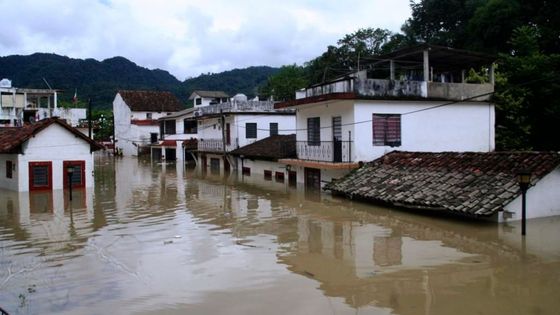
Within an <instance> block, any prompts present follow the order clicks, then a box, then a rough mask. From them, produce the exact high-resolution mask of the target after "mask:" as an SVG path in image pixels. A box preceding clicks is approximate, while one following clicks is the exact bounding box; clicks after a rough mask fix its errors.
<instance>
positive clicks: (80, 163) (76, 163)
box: [62, 160, 86, 188]
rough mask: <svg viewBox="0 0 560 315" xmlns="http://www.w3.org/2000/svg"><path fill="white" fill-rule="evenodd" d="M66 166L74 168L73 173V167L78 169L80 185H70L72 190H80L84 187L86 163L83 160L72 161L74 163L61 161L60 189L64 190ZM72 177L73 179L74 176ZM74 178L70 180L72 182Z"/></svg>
mask: <svg viewBox="0 0 560 315" xmlns="http://www.w3.org/2000/svg"><path fill="white" fill-rule="evenodd" d="M68 166H73V167H74V172H76V171H75V167H76V166H78V167H79V168H80V179H81V181H80V183H72V188H82V187H86V177H85V175H86V161H84V160H74V161H63V162H62V178H63V184H62V187H64V188H68V175H67V174H66V168H67V167H68ZM72 177H74V174H72ZM73 179H74V178H72V180H73Z"/></svg>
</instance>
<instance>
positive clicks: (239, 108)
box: [194, 97, 295, 173]
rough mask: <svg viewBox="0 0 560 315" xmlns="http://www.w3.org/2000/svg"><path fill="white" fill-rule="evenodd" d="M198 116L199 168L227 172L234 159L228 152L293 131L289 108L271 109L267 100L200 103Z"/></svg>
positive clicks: (196, 115) (196, 113)
mask: <svg viewBox="0 0 560 315" xmlns="http://www.w3.org/2000/svg"><path fill="white" fill-rule="evenodd" d="M194 115H195V117H197V120H198V127H197V128H198V130H197V131H198V144H197V146H198V164H199V165H200V168H201V169H202V171H203V172H205V171H206V170H208V169H210V171H211V172H213V173H229V171H230V170H231V168H232V167H233V168H236V167H238V165H236V162H235V160H234V159H233V158H231V156H230V155H229V152H231V151H233V150H235V149H238V148H240V147H243V146H246V145H248V144H251V143H254V142H255V141H258V140H261V139H264V138H267V137H269V136H272V135H286V134H291V133H293V132H294V129H295V113H294V111H293V110H292V109H279V110H276V109H274V104H273V103H272V102H269V101H247V100H246V97H237V98H235V99H233V100H232V101H229V102H226V103H221V104H216V105H209V106H205V107H200V108H198V109H197V111H195V112H194Z"/></svg>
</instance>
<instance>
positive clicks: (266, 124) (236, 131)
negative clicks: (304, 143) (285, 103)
mask: <svg viewBox="0 0 560 315" xmlns="http://www.w3.org/2000/svg"><path fill="white" fill-rule="evenodd" d="M226 122H227V120H226ZM246 123H257V138H256V139H247V138H246V137H245V136H246V127H245V126H246ZM270 123H278V134H280V135H288V134H293V133H295V129H296V118H295V115H235V116H234V121H233V124H232V125H231V135H232V142H233V139H236V138H238V139H239V147H243V146H246V145H248V144H251V143H253V142H255V141H258V140H262V139H264V138H268V137H270Z"/></svg>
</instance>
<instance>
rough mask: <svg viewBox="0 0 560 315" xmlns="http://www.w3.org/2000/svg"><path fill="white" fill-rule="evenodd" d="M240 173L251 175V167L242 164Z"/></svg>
mask: <svg viewBox="0 0 560 315" xmlns="http://www.w3.org/2000/svg"><path fill="white" fill-rule="evenodd" d="M241 174H242V175H245V176H251V168H249V167H245V166H244V167H243V168H241Z"/></svg>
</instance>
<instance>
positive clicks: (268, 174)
mask: <svg viewBox="0 0 560 315" xmlns="http://www.w3.org/2000/svg"><path fill="white" fill-rule="evenodd" d="M264 179H265V180H272V171H267V170H265V171H264Z"/></svg>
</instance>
